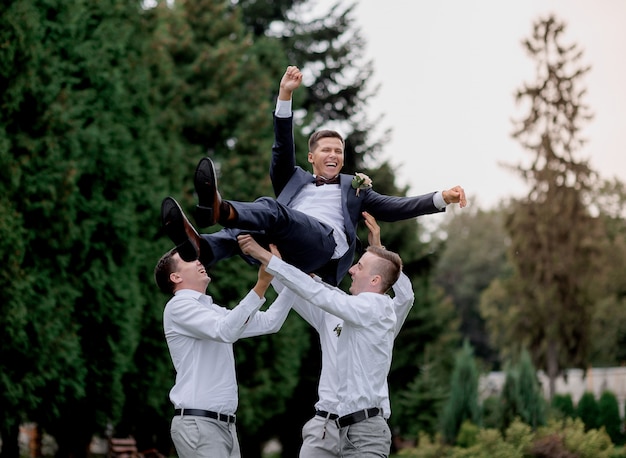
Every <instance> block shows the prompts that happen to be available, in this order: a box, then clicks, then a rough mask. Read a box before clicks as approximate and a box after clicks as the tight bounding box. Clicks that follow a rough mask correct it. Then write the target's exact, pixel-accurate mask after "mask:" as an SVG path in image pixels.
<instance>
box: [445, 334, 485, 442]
mask: <svg viewBox="0 0 626 458" xmlns="http://www.w3.org/2000/svg"><path fill="white" fill-rule="evenodd" d="M466 420H469V421H471V422H472V423H473V424H475V425H480V422H481V418H480V408H479V404H478V368H477V367H476V361H475V359H474V350H473V349H472V347H471V346H470V344H469V342H468V341H467V340H465V341H464V342H463V348H462V349H461V350H460V351H459V352H458V353H457V356H456V359H455V363H454V370H453V372H452V382H451V383H450V397H449V398H448V401H447V403H446V405H445V407H444V410H443V416H442V435H443V438H444V439H445V441H446V442H447V443H449V444H453V443H454V442H455V440H456V436H457V434H458V433H459V429H460V428H461V425H462V424H463V422H464V421H466Z"/></svg>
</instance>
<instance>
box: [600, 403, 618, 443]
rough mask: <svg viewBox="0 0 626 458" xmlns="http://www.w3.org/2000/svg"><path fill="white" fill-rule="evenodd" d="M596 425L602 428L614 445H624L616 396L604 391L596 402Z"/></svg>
mask: <svg viewBox="0 0 626 458" xmlns="http://www.w3.org/2000/svg"><path fill="white" fill-rule="evenodd" d="M598 423H599V426H600V427H604V429H605V430H606V432H607V434H608V435H609V437H610V438H611V441H612V442H613V443H614V444H617V445H622V444H623V443H624V434H623V433H622V420H621V418H620V415H619V403H618V401H617V396H615V393H613V392H611V391H604V392H603V393H602V394H601V395H600V399H599V400H598Z"/></svg>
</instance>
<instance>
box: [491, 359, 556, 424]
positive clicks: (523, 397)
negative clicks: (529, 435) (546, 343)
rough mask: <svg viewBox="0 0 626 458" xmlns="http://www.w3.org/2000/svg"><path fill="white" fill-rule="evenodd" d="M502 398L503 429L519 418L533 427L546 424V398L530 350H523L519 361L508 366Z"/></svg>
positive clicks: (501, 418)
mask: <svg viewBox="0 0 626 458" xmlns="http://www.w3.org/2000/svg"><path fill="white" fill-rule="evenodd" d="M500 399H501V404H500V406H501V410H500V420H501V423H500V429H501V430H504V429H506V428H508V427H509V425H511V424H512V423H513V422H514V420H515V419H517V418H519V419H521V421H523V422H524V423H526V424H529V425H530V426H532V427H533V429H534V428H537V427H538V426H539V425H543V424H545V421H546V418H545V415H546V406H545V400H544V398H543V392H542V390H541V387H540V386H539V381H538V379H537V373H536V370H535V368H534V366H533V365H532V362H531V361H530V355H529V354H528V352H526V351H522V353H521V355H520V359H519V362H518V363H517V364H515V365H511V366H509V367H508V368H507V370H506V378H505V381H504V386H503V388H502V393H501V395H500Z"/></svg>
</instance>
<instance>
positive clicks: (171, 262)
mask: <svg viewBox="0 0 626 458" xmlns="http://www.w3.org/2000/svg"><path fill="white" fill-rule="evenodd" d="M176 253H178V250H177V249H176V248H175V247H174V248H172V249H171V250H170V251H168V252H167V253H165V254H164V255H163V256H161V259H159V262H157V265H156V267H155V268H154V281H155V282H156V284H157V286H158V287H159V289H160V290H161V291H163V292H164V293H165V294H174V286H175V285H174V283H172V280H170V274H171V273H172V272H174V270H175V269H176V267H177V265H176V264H177V263H176V260H175V259H174V255H175V254H176Z"/></svg>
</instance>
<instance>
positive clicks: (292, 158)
mask: <svg viewBox="0 0 626 458" xmlns="http://www.w3.org/2000/svg"><path fill="white" fill-rule="evenodd" d="M270 177H271V179H272V186H273V187H274V192H275V193H276V196H277V200H278V202H280V203H281V204H283V205H286V206H288V207H289V206H290V205H291V202H292V201H293V198H294V197H295V196H296V195H297V194H298V192H300V189H302V187H303V186H304V185H305V184H308V183H311V181H312V180H313V175H312V173H311V172H308V171H306V170H304V169H303V168H301V167H299V166H297V165H296V151H295V143H294V137H293V117H290V118H278V117H276V116H274V144H273V146H272V162H271V165H270ZM353 178H354V176H353V175H347V174H343V173H342V174H340V175H339V183H340V184H339V186H340V187H341V209H342V213H343V220H344V231H345V233H346V237H347V240H348V246H349V248H348V251H347V252H346V253H345V254H344V255H343V256H342V257H341V259H339V261H338V264H337V268H336V284H339V282H340V281H341V279H342V278H343V277H344V276H345V274H346V273H347V272H348V269H350V266H351V265H352V263H353V262H354V252H355V250H356V242H357V236H356V228H357V225H358V223H359V221H360V220H361V219H363V217H362V215H361V214H362V212H364V211H367V212H368V213H369V214H371V215H372V216H374V218H376V219H377V220H379V221H400V220H404V219H409V218H414V217H416V216H420V215H427V214H431V213H438V212H441V211H444V210H445V209H444V210H439V209H438V208H437V207H435V205H434V204H433V195H434V194H435V193H434V192H431V193H428V194H424V195H421V196H415V197H394V196H386V195H383V194H379V193H377V192H376V191H374V190H373V189H372V188H368V189H361V190H360V191H359V193H358V195H357V192H356V190H355V189H354V188H352V179H353Z"/></svg>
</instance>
